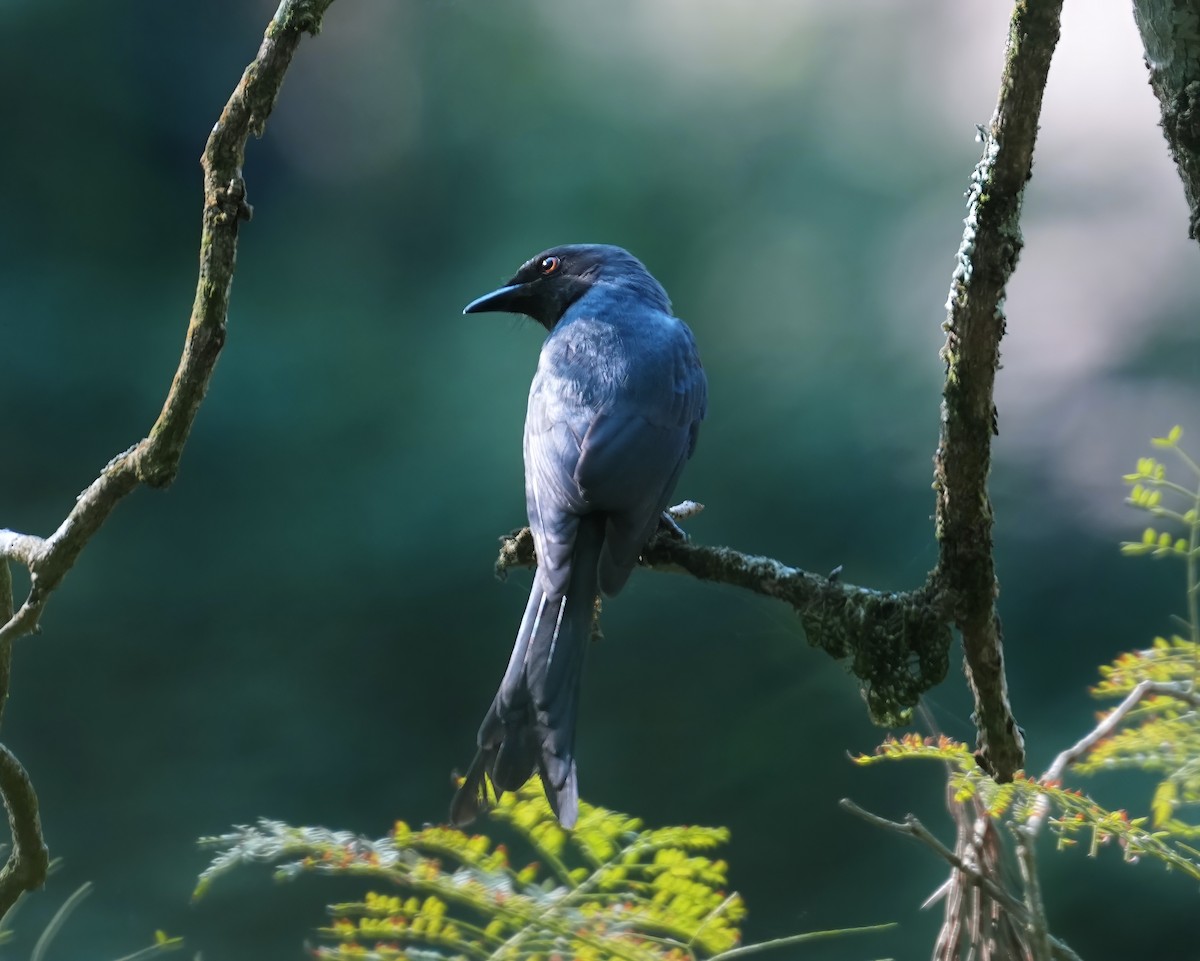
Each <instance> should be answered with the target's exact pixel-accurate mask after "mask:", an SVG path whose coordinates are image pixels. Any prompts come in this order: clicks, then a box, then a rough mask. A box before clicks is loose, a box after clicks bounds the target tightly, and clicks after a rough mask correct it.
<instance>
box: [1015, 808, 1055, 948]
mask: <svg viewBox="0 0 1200 961" xmlns="http://www.w3.org/2000/svg"><path fill="white" fill-rule="evenodd" d="M1013 833H1014V834H1015V835H1016V838H1017V861H1018V862H1019V864H1020V866H1021V881H1022V882H1023V884H1024V886H1025V905H1026V907H1028V909H1029V925H1028V929H1029V941H1030V947H1031V948H1032V950H1033V956H1034V958H1035V961H1050V931H1049V928H1048V927H1047V924H1046V906H1045V904H1044V903H1043V902H1042V883H1041V878H1040V877H1039V876H1038V870H1037V852H1036V851H1035V850H1034V845H1035V844H1036V843H1037V836H1036V835H1035V834H1033V833H1032V832H1031V831H1030V830H1029V829H1028V828H1026V827H1023V826H1021V825H1016V826H1015V827H1014V828H1013Z"/></svg>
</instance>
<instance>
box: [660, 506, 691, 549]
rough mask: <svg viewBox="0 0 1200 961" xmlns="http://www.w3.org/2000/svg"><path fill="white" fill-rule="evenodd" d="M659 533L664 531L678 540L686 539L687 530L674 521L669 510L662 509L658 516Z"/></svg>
mask: <svg viewBox="0 0 1200 961" xmlns="http://www.w3.org/2000/svg"><path fill="white" fill-rule="evenodd" d="M658 530H659V533H665V534H666V535H667V536H668V537H673V538H675V539H676V540H679V541H685V542H686V541H687V539H688V536H687V531H685V530H684V529H683V528H682V527H680V526H679V524H677V523H676V522H675V518H674V517H672V516H671V514H670V512H669V511H663V512H662V514H661V515H660V516H659V518H658Z"/></svg>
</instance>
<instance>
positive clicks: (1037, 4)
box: [934, 0, 1062, 781]
mask: <svg viewBox="0 0 1200 961" xmlns="http://www.w3.org/2000/svg"><path fill="white" fill-rule="evenodd" d="M1061 8H1062V0H1019V2H1018V3H1017V4H1016V8H1015V9H1014V11H1013V16H1012V20H1011V22H1010V25H1009V35H1008V45H1007V48H1006V52H1005V63H1004V72H1003V74H1002V76H1001V78H1000V95H999V99H998V101H997V104H996V111H995V113H994V114H993V116H992V121H991V124H990V126H989V127H988V128H987V129H986V130H985V129H983V128H980V137H981V139H982V140H983V145H984V149H983V157H982V158H981V159H980V161H979V164H978V166H977V167H976V168H975V174H974V176H973V177H972V178H971V186H970V189H969V190H968V192H967V218H966V229H965V230H964V232H963V240H962V246H961V247H960V248H959V252H958V265H957V266H956V267H955V269H954V277H953V279H952V281H951V286H950V297H949V299H948V301H947V303H946V310H947V318H946V323H945V325H944V326H945V330H946V344H945V346H944V347H943V348H942V358H943V359H944V360H945V362H946V386H945V389H944V391H943V403H942V428H941V437H940V442H939V446H938V450H937V453H936V454H935V456H934V489H935V491H936V492H937V514H936V531H937V538H938V544H939V548H940V553H939V557H938V565H937V570H936V572H935V575H934V579H935V582H936V583H937V584H938V585H939V586H940V587H941V588H943V589H944V590H945V591H946V593H947V595H948V597H949V604H950V608H951V611H952V613H953V617H954V621H955V623H956V624H957V626H958V629H959V631H960V632H961V634H962V639H963V649H964V653H965V655H966V670H967V681H968V683H969V684H970V686H971V691H972V693H973V694H974V696H975V723H976V726H977V730H978V741H977V751H976V758H977V759H978V760H979V763H980V764H981V765H982V766H983V767H984V768H985V769H986V770H987V771H989V772H990V773H992V774H993V775H994V776H995V777H996V779H997V780H999V781H1009V780H1012V776H1013V774H1014V773H1016V772H1017V771H1018V770H1020V769H1021V767H1022V766H1023V765H1024V763H1025V745H1024V739H1023V737H1022V735H1021V732H1020V729H1019V728H1018V727H1017V723H1016V720H1015V718H1014V717H1013V714H1012V708H1011V707H1010V705H1009V702H1008V687H1007V682H1006V680H1005V676H1004V650H1003V643H1002V632H1001V629H1000V617H999V615H998V613H997V611H996V603H995V599H996V591H997V586H996V571H995V562H994V559H993V555H992V505H991V501H990V500H989V499H988V493H987V478H988V471H989V470H990V467H991V440H992V435H993V434H994V433H995V432H996V430H997V413H996V407H995V403H994V401H993V399H992V397H993V386H994V384H995V378H996V368H997V366H998V365H999V361H1000V338H1001V337H1002V336H1003V335H1004V308H1003V304H1004V291H1005V286H1006V285H1007V283H1008V279H1009V277H1011V276H1012V272H1013V270H1014V269H1015V267H1016V264H1017V257H1018V255H1019V253H1020V250H1021V245H1022V240H1021V228H1020V216H1021V201H1022V198H1023V196H1024V190H1025V183H1026V181H1028V180H1029V178H1030V176H1031V173H1032V169H1033V146H1034V141H1035V140H1036V139H1037V128H1038V118H1039V116H1040V114H1041V108H1042V92H1043V90H1044V89H1045V86H1046V77H1047V75H1048V73H1049V70H1050V57H1051V55H1052V54H1053V52H1054V47H1055V45H1056V44H1057V43H1058V35H1059V13H1060V10H1061Z"/></svg>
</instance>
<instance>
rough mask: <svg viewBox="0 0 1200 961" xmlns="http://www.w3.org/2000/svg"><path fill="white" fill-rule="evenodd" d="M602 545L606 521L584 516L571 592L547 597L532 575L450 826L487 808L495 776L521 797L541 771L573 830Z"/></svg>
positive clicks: (548, 794)
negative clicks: (582, 700) (579, 727)
mask: <svg viewBox="0 0 1200 961" xmlns="http://www.w3.org/2000/svg"><path fill="white" fill-rule="evenodd" d="M603 542H604V519H603V517H600V516H597V515H590V516H587V517H584V518H582V519H581V520H580V523H579V529H578V531H577V532H576V536H575V545H574V548H573V549H572V551H571V572H570V576H569V577H568V578H567V589H566V591H565V593H556V592H547V591H545V590H544V589H543V586H544V584H543V578H542V577H541V574H540V572H539V574H538V575H536V576H535V577H534V581H533V589H532V590H531V591H530V592H529V603H528V604H527V605H526V607H525V616H524V618H523V619H522V620H521V627H520V630H519V631H518V632H517V640H516V643H515V644H514V645H513V652H512V657H511V658H510V659H509V662H508V669H507V670H506V671H505V672H504V678H503V680H501V682H500V690H498V691H497V692H496V697H495V699H494V700H493V701H492V706H491V708H490V709H489V710H488V713H487V716H486V717H484V719H483V724H482V725H481V726H480V728H479V751H478V753H477V754H476V755H475V760H474V761H472V762H471V767H470V769H469V770H468V771H467V776H466V779H465V780H464V782H463V784H462V786H461V787H460V788H459V790H458V793H457V794H456V795H455V796H454V801H453V803H452V804H451V806H450V821H451V823H453V824H457V825H463V824H468V823H470V822H471V821H472V820H474V819H475V817H476V815H478V814H479V813H480V812H481V811H483V810H484V809H486V808H487V806H488V804H489V797H488V785H487V779H488V778H489V777H490V778H491V781H492V784H493V785H494V787H495V789H496V791H498V792H503V791H515V790H517V789H518V788H519V787H521V785H523V784H524V783H525V782H526V781H527V780H529V778H530V776H531V775H532V774H533V773H534V770H535V769H536V770H537V771H538V772H539V773H540V774H541V776H542V784H543V786H544V787H545V790H546V799H547V800H548V801H549V802H550V807H551V808H552V809H553V811H554V814H555V816H556V817H557V818H558V820H559V822H560V823H561V824H562V825H563V827H566V828H570V827H574V825H575V819H576V817H577V815H578V813H579V785H578V779H577V777H576V771H575V719H576V715H577V714H578V710H579V687H580V679H581V677H582V676H583V660H584V654H585V653H586V651H587V645H588V639H589V638H590V637H591V633H592V618H593V612H594V609H595V601H596V590H597V565H598V563H599V559H600V549H601V547H602V546H603ZM485 775H486V776H485Z"/></svg>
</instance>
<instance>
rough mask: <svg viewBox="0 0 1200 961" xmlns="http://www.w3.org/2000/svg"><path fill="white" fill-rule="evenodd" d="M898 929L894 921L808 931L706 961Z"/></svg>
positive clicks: (722, 959)
mask: <svg viewBox="0 0 1200 961" xmlns="http://www.w3.org/2000/svg"><path fill="white" fill-rule="evenodd" d="M898 927H900V925H899V924H897V923H896V922H895V921H889V922H888V923H886V924H869V925H865V926H864V927H861V928H841V929H839V930H837V931H809V932H808V933H806V934H793V935H792V936H791V937H787V938H776V939H775V940H774V941H760V942H758V943H757V944H747V945H746V946H745V947H741V948H730V949H729V950H728V951H722V952H721V953H720V954H714V955H712V956H711V957H710V958H709V959H708V961H733V959H734V958H748V957H750V955H752V954H758V953H759V952H760V951H773V950H775V949H776V948H789V947H791V946H792V945H795V944H808V943H809V942H810V941H825V940H828V939H830V938H840V937H843V936H844V935H847V934H878V933H879V932H880V931H893V930H895V929H896V928H898Z"/></svg>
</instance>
